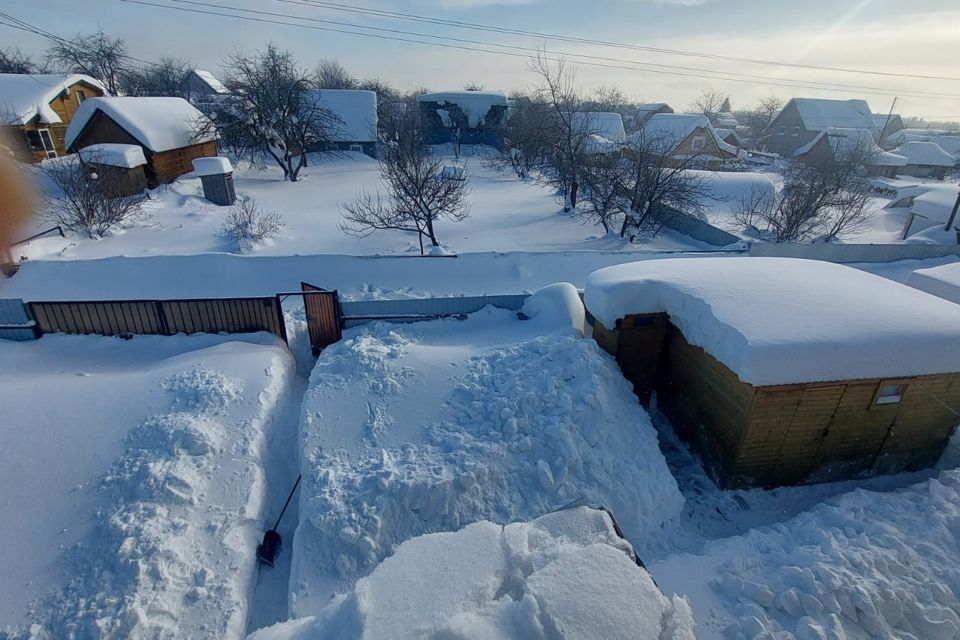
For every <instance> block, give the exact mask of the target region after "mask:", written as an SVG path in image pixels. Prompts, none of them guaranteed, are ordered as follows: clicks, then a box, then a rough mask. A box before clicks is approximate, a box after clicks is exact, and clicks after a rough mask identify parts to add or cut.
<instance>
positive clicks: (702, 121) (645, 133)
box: [627, 113, 737, 156]
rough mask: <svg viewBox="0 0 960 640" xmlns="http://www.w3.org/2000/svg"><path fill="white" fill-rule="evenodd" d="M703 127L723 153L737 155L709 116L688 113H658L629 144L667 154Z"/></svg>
mask: <svg viewBox="0 0 960 640" xmlns="http://www.w3.org/2000/svg"><path fill="white" fill-rule="evenodd" d="M701 127H703V128H705V129H706V130H707V131H708V132H709V133H710V135H712V136H713V141H714V143H715V144H716V145H717V147H718V148H719V149H720V150H721V151H723V152H725V153H729V154H731V155H734V156H736V155H737V148H736V147H734V146H733V145H731V144H728V143H726V142H724V141H723V140H722V139H721V138H720V136H719V135H717V132H716V130H715V129H714V128H713V125H711V124H710V120H708V119H707V116H704V115H694V114H687V113H658V114H656V115H655V116H653V117H651V118H650V119H649V120H647V122H646V123H645V124H644V125H643V128H641V129H640V131H637V132H636V133H634V134H633V135H632V136H630V139H629V140H628V141H627V143H628V144H633V145H634V146H639V145H643V144H648V145H651V146H652V147H653V149H652V150H654V151H657V152H658V153H663V154H667V153H670V152H671V151H673V150H674V149H676V148H677V147H678V146H679V145H680V143H682V142H683V141H684V140H686V139H687V137H688V136H689V135H690V134H691V133H693V132H694V131H696V130H697V129H699V128H701Z"/></svg>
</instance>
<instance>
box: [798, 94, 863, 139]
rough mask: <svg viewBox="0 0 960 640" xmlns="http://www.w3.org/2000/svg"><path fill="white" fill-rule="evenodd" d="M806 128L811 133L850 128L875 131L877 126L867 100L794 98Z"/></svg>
mask: <svg viewBox="0 0 960 640" xmlns="http://www.w3.org/2000/svg"><path fill="white" fill-rule="evenodd" d="M791 102H793V104H794V105H796V107H797V110H798V111H799V113H800V119H801V120H803V124H804V126H805V127H806V128H807V129H809V130H811V131H821V130H823V129H829V128H831V127H835V128H850V129H873V128H874V127H875V126H876V125H875V123H874V120H873V113H872V112H871V111H870V105H868V104H867V102H866V101H865V100H826V99H823V98H793V99H792V100H791Z"/></svg>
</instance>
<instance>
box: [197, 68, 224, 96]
mask: <svg viewBox="0 0 960 640" xmlns="http://www.w3.org/2000/svg"><path fill="white" fill-rule="evenodd" d="M193 75H195V76H197V77H198V78H199V79H200V80H202V81H203V83H204V84H206V85H207V86H208V87H210V89H211V90H212V91H213V92H214V93H219V94H221V95H222V94H227V93H230V90H229V89H227V87H226V86H224V84H223V83H222V82H220V81H219V80H218V79H217V77H216V76H214V75H213V74H212V73H210V72H209V71H205V70H204V69H194V70H193Z"/></svg>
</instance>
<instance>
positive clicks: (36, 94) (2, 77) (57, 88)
mask: <svg viewBox="0 0 960 640" xmlns="http://www.w3.org/2000/svg"><path fill="white" fill-rule="evenodd" d="M78 82H85V83H87V84H89V85H92V86H94V87H97V88H98V89H100V90H101V91H103V92H104V93H106V91H107V90H106V88H105V87H104V86H103V85H102V84H100V82H99V81H98V80H95V79H93V78H91V77H90V76H85V75H82V74H78V73H73V74H59V73H51V74H40V73H0V121H2V122H3V124H11V125H19V124H27V123H28V122H30V121H31V120H33V118H35V117H36V116H37V115H38V114H39V115H40V116H41V121H42V122H45V123H47V124H58V123H60V122H61V120H60V116H58V115H57V113H56V112H55V111H54V110H53V109H51V108H50V103H51V102H53V101H54V100H55V99H56V98H57V96H59V95H60V94H61V93H63V92H64V91H68V90H69V89H70V87H72V86H73V85H75V84H77V83H78Z"/></svg>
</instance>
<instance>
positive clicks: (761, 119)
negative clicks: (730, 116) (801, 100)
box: [745, 96, 783, 140]
mask: <svg viewBox="0 0 960 640" xmlns="http://www.w3.org/2000/svg"><path fill="white" fill-rule="evenodd" d="M782 108H783V99H781V98H779V97H777V96H767V97H766V98H762V99H761V100H760V102H758V103H757V106H756V107H754V108H753V109H750V110H749V111H747V118H746V123H745V124H746V125H747V126H748V127H749V128H750V137H752V138H753V139H754V140H757V139H759V138H760V136H762V135H763V132H764V131H766V130H767V127H769V126H770V123H771V122H773V119H774V118H776V117H777V114H778V113H780V110H781V109H782Z"/></svg>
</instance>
